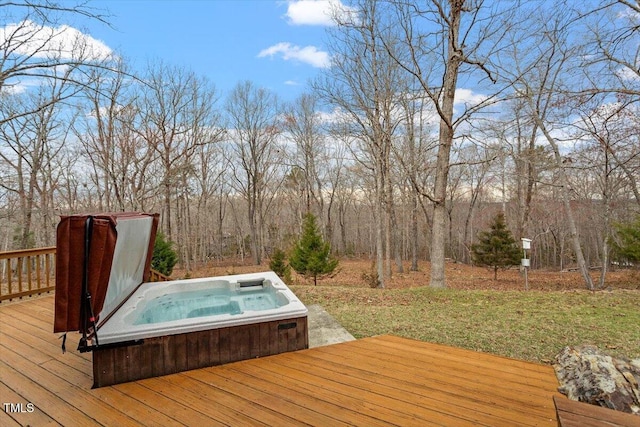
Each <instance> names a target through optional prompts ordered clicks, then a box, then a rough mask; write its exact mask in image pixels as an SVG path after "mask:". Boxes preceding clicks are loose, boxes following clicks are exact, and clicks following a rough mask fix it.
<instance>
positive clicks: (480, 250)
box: [471, 212, 521, 280]
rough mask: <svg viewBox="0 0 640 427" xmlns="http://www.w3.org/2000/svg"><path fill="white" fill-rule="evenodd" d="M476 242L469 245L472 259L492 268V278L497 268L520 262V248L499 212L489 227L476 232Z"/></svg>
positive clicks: (495, 277)
mask: <svg viewBox="0 0 640 427" xmlns="http://www.w3.org/2000/svg"><path fill="white" fill-rule="evenodd" d="M478 240H479V241H478V243H475V244H473V245H471V252H472V254H473V261H474V262H475V263H476V264H478V265H483V266H486V267H490V268H493V279H494V280H496V279H497V278H498V269H499V268H502V269H507V268H509V267H511V266H513V265H518V264H520V258H521V253H520V248H519V247H518V245H517V244H516V241H515V240H514V238H513V236H512V235H511V231H509V229H508V228H507V224H506V223H505V219H504V214H503V213H502V212H501V213H499V214H498V215H497V216H496V217H495V218H494V220H493V223H492V224H491V229H490V230H488V231H481V232H480V233H479V234H478Z"/></svg>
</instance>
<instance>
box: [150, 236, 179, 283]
mask: <svg viewBox="0 0 640 427" xmlns="http://www.w3.org/2000/svg"><path fill="white" fill-rule="evenodd" d="M177 262H178V254H177V253H176V251H175V250H174V249H173V243H172V242H170V241H168V240H167V238H166V237H165V235H164V234H163V233H161V232H158V234H157V235H156V241H155V243H154V245H153V256H152V258H151V268H153V269H154V270H156V271H159V272H160V273H162V274H164V275H165V276H171V273H172V272H173V267H174V266H175V265H176V263H177Z"/></svg>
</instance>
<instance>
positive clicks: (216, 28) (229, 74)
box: [79, 0, 336, 100]
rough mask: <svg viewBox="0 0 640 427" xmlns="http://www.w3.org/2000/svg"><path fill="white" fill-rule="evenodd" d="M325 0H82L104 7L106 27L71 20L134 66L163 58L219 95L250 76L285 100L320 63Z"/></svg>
mask: <svg viewBox="0 0 640 427" xmlns="http://www.w3.org/2000/svg"><path fill="white" fill-rule="evenodd" d="M313 3H315V4H313ZM334 3H336V2H335V1H334ZM329 4H330V2H329V1H320V2H313V1H268V0H239V1H238V0H236V1H234V0H201V1H170V0H164V1H143V0H133V1H114V0H111V1H108V0H100V1H91V2H90V3H89V6H90V7H94V8H97V9H102V10H107V11H108V12H109V14H110V15H111V16H110V17H109V18H108V21H109V22H110V23H111V25H112V28H110V27H109V26H107V25H104V24H100V23H98V22H87V21H84V22H82V24H79V25H84V27H83V28H80V29H81V30H84V31H85V32H87V33H89V34H90V35H91V36H92V37H93V38H95V39H97V40H100V41H101V42H102V43H104V44H105V45H106V46H107V47H108V48H110V49H113V50H115V51H116V52H117V53H119V54H121V55H122V56H124V57H125V58H127V60H129V62H130V63H132V64H133V65H134V68H135V69H142V68H144V66H145V65H146V63H147V61H149V60H151V61H154V60H163V61H165V62H167V63H169V64H175V65H181V66H184V67H186V68H189V69H192V70H193V71H195V72H196V73H197V74H199V75H203V76H207V77H208V78H209V79H211V81H213V82H214V83H215V84H216V86H217V88H218V89H219V90H220V91H221V93H222V94H223V95H226V93H228V92H229V90H230V89H231V88H232V87H233V86H234V85H235V84H236V83H238V82H239V81H243V80H251V81H253V82H254V83H255V84H256V85H259V86H263V87H267V88H269V89H271V90H273V91H275V92H276V93H278V94H279V95H281V96H282V97H283V98H284V99H287V100H290V99H293V98H295V97H296V96H297V95H299V94H300V93H301V92H302V91H303V90H304V88H305V85H306V83H307V81H308V80H309V79H310V78H313V77H314V76H315V75H317V74H318V72H319V71H320V70H321V69H322V67H325V66H328V55H327V53H326V52H325V48H324V42H325V39H326V37H325V29H326V25H325V24H326V17H324V14H323V12H322V10H323V9H324V10H326V8H327V6H328V5H329ZM261 52H262V55H261Z"/></svg>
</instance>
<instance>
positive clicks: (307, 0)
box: [285, 0, 355, 25]
mask: <svg viewBox="0 0 640 427" xmlns="http://www.w3.org/2000/svg"><path fill="white" fill-rule="evenodd" d="M336 14H337V16H339V17H340V18H341V19H346V18H349V17H350V16H351V15H352V14H355V9H353V8H351V7H349V6H346V5H344V4H342V2H341V1H340V0H296V1H289V2H288V7H287V13H286V14H285V16H286V17H287V18H288V21H289V24H291V25H335V22H334V20H333V16H334V15H336Z"/></svg>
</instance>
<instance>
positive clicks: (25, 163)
mask: <svg viewBox="0 0 640 427" xmlns="http://www.w3.org/2000/svg"><path fill="white" fill-rule="evenodd" d="M64 86H65V82H64V81H58V80H52V81H49V82H48V83H45V85H43V86H41V87H40V88H39V90H38V92H37V93H25V94H22V95H13V96H11V97H8V98H3V99H2V101H1V103H0V105H1V107H2V108H1V110H2V112H3V115H4V114H7V115H8V116H14V118H13V119H12V120H7V121H3V122H2V123H1V124H0V141H2V144H1V145H2V149H0V158H1V159H2V160H3V161H4V163H5V164H6V165H7V166H9V168H8V169H4V170H2V172H0V173H1V174H2V175H0V176H2V179H1V180H0V187H2V188H4V189H5V190H8V191H10V192H13V193H15V194H17V196H18V198H19V201H20V221H19V224H20V232H19V236H16V237H17V241H16V246H17V247H19V248H29V247H33V246H34V245H35V244H36V243H40V244H42V243H45V244H49V243H50V241H51V240H50V237H51V235H50V234H49V232H48V231H47V232H45V236H44V239H38V241H37V242H36V239H35V236H34V235H33V233H34V229H36V228H37V230H38V231H40V230H42V227H40V226H38V225H39V224H40V223H41V222H43V221H44V222H45V224H46V226H50V225H51V222H52V220H53V211H52V209H53V192H54V191H55V187H56V183H57V171H56V170H55V164H56V158H57V157H59V156H60V155H61V153H62V151H61V150H62V147H63V146H64V142H65V140H66V136H67V133H68V131H69V126H68V124H67V123H65V122H67V121H68V120H69V118H64V117H63V116H62V112H61V110H60V108H58V106H57V105H56V104H47V107H46V108H35V109H33V108H32V107H33V106H34V105H38V106H40V105H43V104H42V103H43V101H42V100H43V99H48V98H50V97H56V96H58V95H57V94H58V93H61V92H63V91H64V90H65V88H64ZM17 111H35V112H34V113H32V114H29V115H24V114H17V113H16V114H14V113H13V112H17ZM5 147H6V148H5ZM34 216H35V217H34ZM34 225H36V226H37V227H36V226H34ZM46 226H45V228H46Z"/></svg>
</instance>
